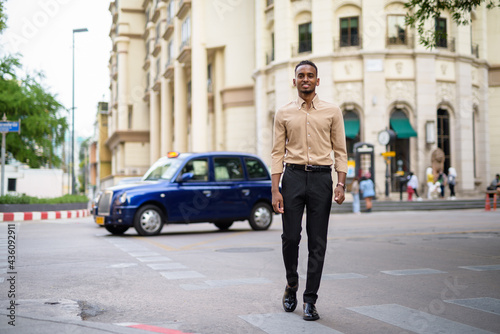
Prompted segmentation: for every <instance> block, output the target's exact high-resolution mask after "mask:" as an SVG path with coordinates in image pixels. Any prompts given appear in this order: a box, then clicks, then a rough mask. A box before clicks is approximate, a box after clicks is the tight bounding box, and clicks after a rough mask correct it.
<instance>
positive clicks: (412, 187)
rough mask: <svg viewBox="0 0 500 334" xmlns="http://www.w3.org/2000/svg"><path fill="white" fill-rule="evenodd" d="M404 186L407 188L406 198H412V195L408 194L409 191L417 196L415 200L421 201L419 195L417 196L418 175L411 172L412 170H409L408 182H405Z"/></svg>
mask: <svg viewBox="0 0 500 334" xmlns="http://www.w3.org/2000/svg"><path fill="white" fill-rule="evenodd" d="M406 188H407V191H408V200H409V201H411V200H412V196H411V195H410V191H411V192H412V193H415V196H416V197H417V201H421V200H422V198H420V196H418V190H417V189H418V177H417V176H416V175H415V174H413V172H410V174H409V175H408V183H407V184H406Z"/></svg>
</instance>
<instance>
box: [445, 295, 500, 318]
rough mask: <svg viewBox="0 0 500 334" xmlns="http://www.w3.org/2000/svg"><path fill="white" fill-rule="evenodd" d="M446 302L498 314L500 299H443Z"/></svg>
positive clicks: (499, 312)
mask: <svg viewBox="0 0 500 334" xmlns="http://www.w3.org/2000/svg"><path fill="white" fill-rule="evenodd" d="M445 302H446V303H450V304H457V305H460V306H465V307H468V308H472V309H475V310H480V311H483V312H488V313H493V314H496V315H500V299H495V298H488V297H483V298H468V299H452V300H445Z"/></svg>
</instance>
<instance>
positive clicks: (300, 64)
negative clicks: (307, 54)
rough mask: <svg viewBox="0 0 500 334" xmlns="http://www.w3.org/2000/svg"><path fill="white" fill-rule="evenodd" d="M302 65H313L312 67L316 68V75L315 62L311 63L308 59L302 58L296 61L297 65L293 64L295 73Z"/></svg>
mask: <svg viewBox="0 0 500 334" xmlns="http://www.w3.org/2000/svg"><path fill="white" fill-rule="evenodd" d="M302 65H311V66H312V67H314V69H315V70H316V77H317V76H318V67H317V66H316V64H315V63H313V62H312V61H310V60H303V61H301V62H300V63H298V64H297V66H295V73H297V69H298V68H299V67H300V66H302Z"/></svg>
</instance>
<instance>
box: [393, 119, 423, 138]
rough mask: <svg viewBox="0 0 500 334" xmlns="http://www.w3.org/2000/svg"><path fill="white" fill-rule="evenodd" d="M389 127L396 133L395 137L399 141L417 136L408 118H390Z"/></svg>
mask: <svg viewBox="0 0 500 334" xmlns="http://www.w3.org/2000/svg"><path fill="white" fill-rule="evenodd" d="M391 127H392V129H393V130H394V131H395V132H396V137H397V138H399V139H406V138H410V137H416V136H417V133H416V132H415V130H413V127H412V126H411V124H410V121H409V120H408V118H399V117H398V118H391Z"/></svg>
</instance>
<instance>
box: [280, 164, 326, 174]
mask: <svg viewBox="0 0 500 334" xmlns="http://www.w3.org/2000/svg"><path fill="white" fill-rule="evenodd" d="M286 167H287V168H291V169H297V170H303V171H305V172H328V173H331V172H332V167H330V166H313V165H296V164H286Z"/></svg>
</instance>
